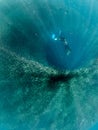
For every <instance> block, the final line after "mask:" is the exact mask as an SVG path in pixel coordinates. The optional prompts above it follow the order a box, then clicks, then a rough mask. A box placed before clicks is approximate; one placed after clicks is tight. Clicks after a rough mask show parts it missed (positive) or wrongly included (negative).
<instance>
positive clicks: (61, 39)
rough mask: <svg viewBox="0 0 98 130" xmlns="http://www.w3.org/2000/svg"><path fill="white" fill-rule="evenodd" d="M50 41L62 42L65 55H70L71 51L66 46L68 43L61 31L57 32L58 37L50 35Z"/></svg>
mask: <svg viewBox="0 0 98 130" xmlns="http://www.w3.org/2000/svg"><path fill="white" fill-rule="evenodd" d="M52 39H53V40H55V41H61V42H63V44H64V46H65V50H66V52H67V55H69V54H70V53H71V49H70V47H69V46H68V42H67V41H66V39H65V36H64V35H63V33H62V31H59V35H58V37H57V36H56V35H55V34H52Z"/></svg>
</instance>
